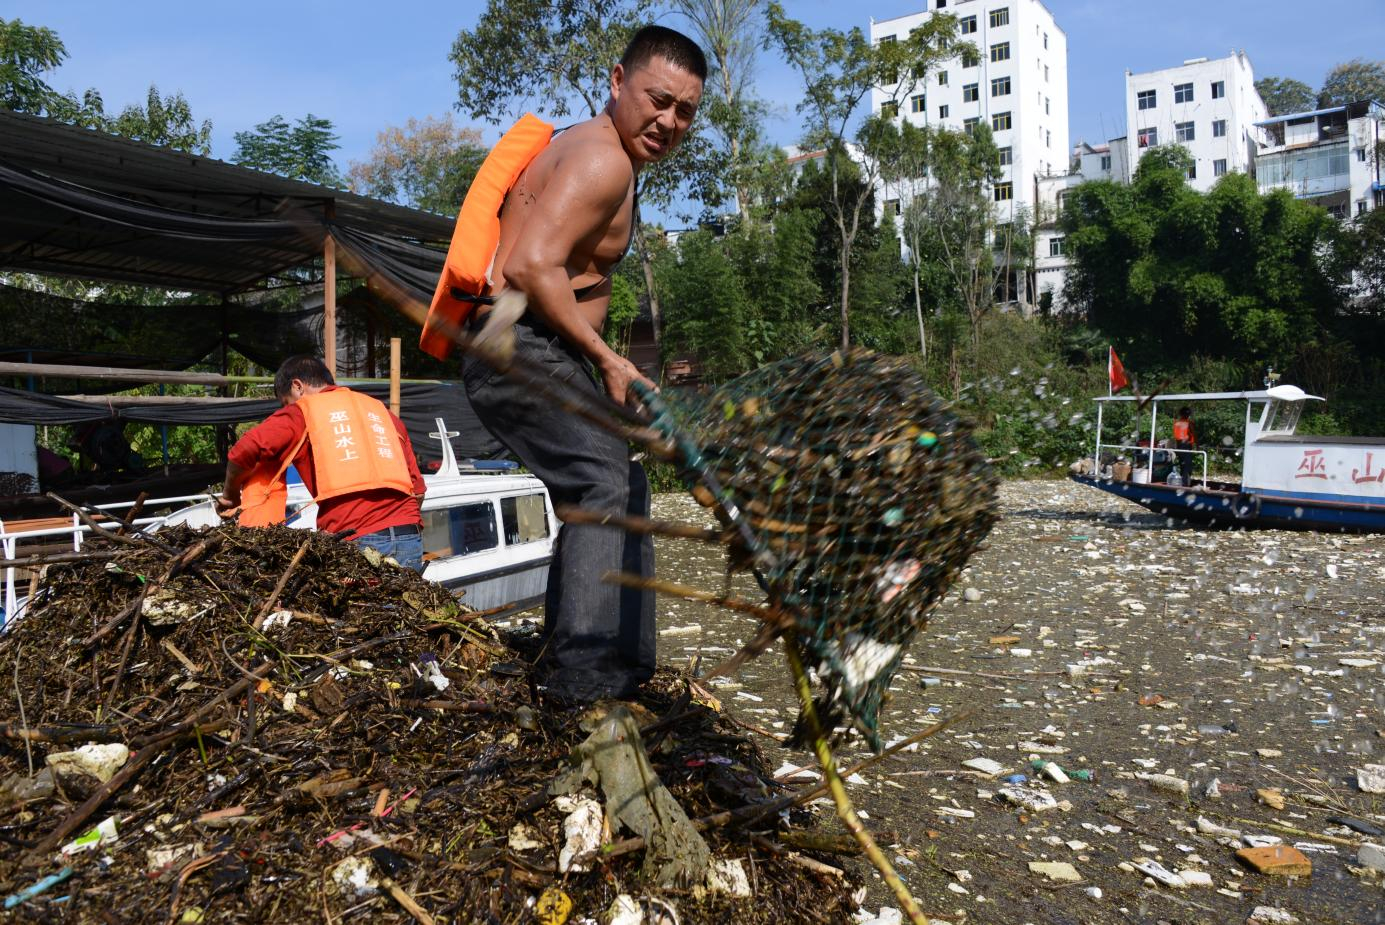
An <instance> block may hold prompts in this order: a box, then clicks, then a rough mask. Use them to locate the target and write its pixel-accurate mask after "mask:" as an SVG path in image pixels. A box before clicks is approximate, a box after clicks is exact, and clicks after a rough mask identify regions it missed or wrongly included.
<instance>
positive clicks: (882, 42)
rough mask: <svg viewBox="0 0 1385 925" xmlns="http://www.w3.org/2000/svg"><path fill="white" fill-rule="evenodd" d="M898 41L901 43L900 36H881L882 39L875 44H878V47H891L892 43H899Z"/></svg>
mask: <svg viewBox="0 0 1385 925" xmlns="http://www.w3.org/2000/svg"><path fill="white" fill-rule="evenodd" d="M898 41H899V36H897V35H882V36H880V38H878V39H876V42H875V44H877V45H889V44H891V43H892V42H898Z"/></svg>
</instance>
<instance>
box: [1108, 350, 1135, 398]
mask: <svg viewBox="0 0 1385 925" xmlns="http://www.w3.org/2000/svg"><path fill="white" fill-rule="evenodd" d="M1107 349H1109V350H1110V356H1109V357H1107V360H1106V376H1107V378H1108V379H1110V380H1111V394H1112V395H1114V394H1115V393H1117V392H1119V391H1120V390H1121V389H1123V388H1125V387H1126V386H1128V385H1129V384H1130V379H1129V378H1128V377H1127V376H1126V375H1125V366H1124V365H1123V364H1122V363H1121V358H1120V357H1118V356H1116V348H1115V347H1110V348H1107Z"/></svg>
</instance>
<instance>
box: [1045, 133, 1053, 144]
mask: <svg viewBox="0 0 1385 925" xmlns="http://www.w3.org/2000/svg"><path fill="white" fill-rule="evenodd" d="M1044 147H1045V148H1051V147H1053V133H1052V132H1050V131H1049V130H1048V129H1044Z"/></svg>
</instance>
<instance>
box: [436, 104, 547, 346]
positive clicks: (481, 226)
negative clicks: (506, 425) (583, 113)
mask: <svg viewBox="0 0 1385 925" xmlns="http://www.w3.org/2000/svg"><path fill="white" fill-rule="evenodd" d="M552 137H553V126H551V125H549V124H548V123H547V122H544V121H543V120H542V119H540V118H538V117H537V116H535V115H534V114H533V113H525V115H524V118H522V119H520V120H519V121H518V122H516V123H515V124H514V126H513V127H512V128H511V129H510V130H509V131H508V132H506V133H505V134H504V136H503V137H502V138H501V139H500V141H499V142H497V143H496V146H495V147H494V148H492V149H491V152H490V154H488V155H486V159H485V161H484V162H482V164H481V169H480V170H478V171H477V172H476V179H474V180H472V181H471V188H470V189H468V190H467V194H466V199H465V200H463V202H462V209H461V211H460V212H458V213H457V225H456V227H455V228H454V229H453V230H452V243H451V245H450V246H449V247H448V248H447V262H446V263H445V264H443V268H442V276H441V277H440V278H439V279H438V286H437V289H435V290H434V291H433V304H432V305H430V306H429V308H428V318H427V319H426V320H425V321H424V323H423V333H422V334H421V335H420V336H419V339H418V346H419V349H420V350H422V351H423V352H424V353H427V354H430V355H432V356H435V357H437V358H438V359H439V360H445V359H447V355H448V354H449V353H451V352H452V338H451V337H449V336H448V331H449V330H456V329H457V328H458V327H460V326H461V324H462V322H463V321H465V320H466V318H467V316H468V315H469V314H471V312H472V311H473V310H474V309H475V308H476V304H477V303H476V302H474V301H468V300H466V299H463V298H458V294H462V295H471V296H484V295H486V294H487V293H488V292H489V291H490V286H491V269H492V265H493V264H494V262H495V251H496V248H497V247H498V246H499V245H500V207H501V206H503V205H504V204H505V197H506V196H507V195H509V192H510V190H511V188H513V187H514V185H515V183H516V182H518V180H519V175H520V174H521V173H523V172H524V168H526V167H528V166H529V164H530V162H531V161H533V160H534V158H536V157H538V155H539V152H540V151H542V150H543V149H544V148H546V147H548V142H549V140H550V139H552ZM454 290H455V292H454Z"/></svg>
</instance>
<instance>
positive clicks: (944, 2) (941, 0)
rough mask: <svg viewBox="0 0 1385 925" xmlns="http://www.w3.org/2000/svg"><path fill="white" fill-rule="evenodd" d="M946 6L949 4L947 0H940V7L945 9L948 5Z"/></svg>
mask: <svg viewBox="0 0 1385 925" xmlns="http://www.w3.org/2000/svg"><path fill="white" fill-rule="evenodd" d="M946 6H947V0H938V9H940V10H941V9H943V8H944V7H946Z"/></svg>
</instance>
